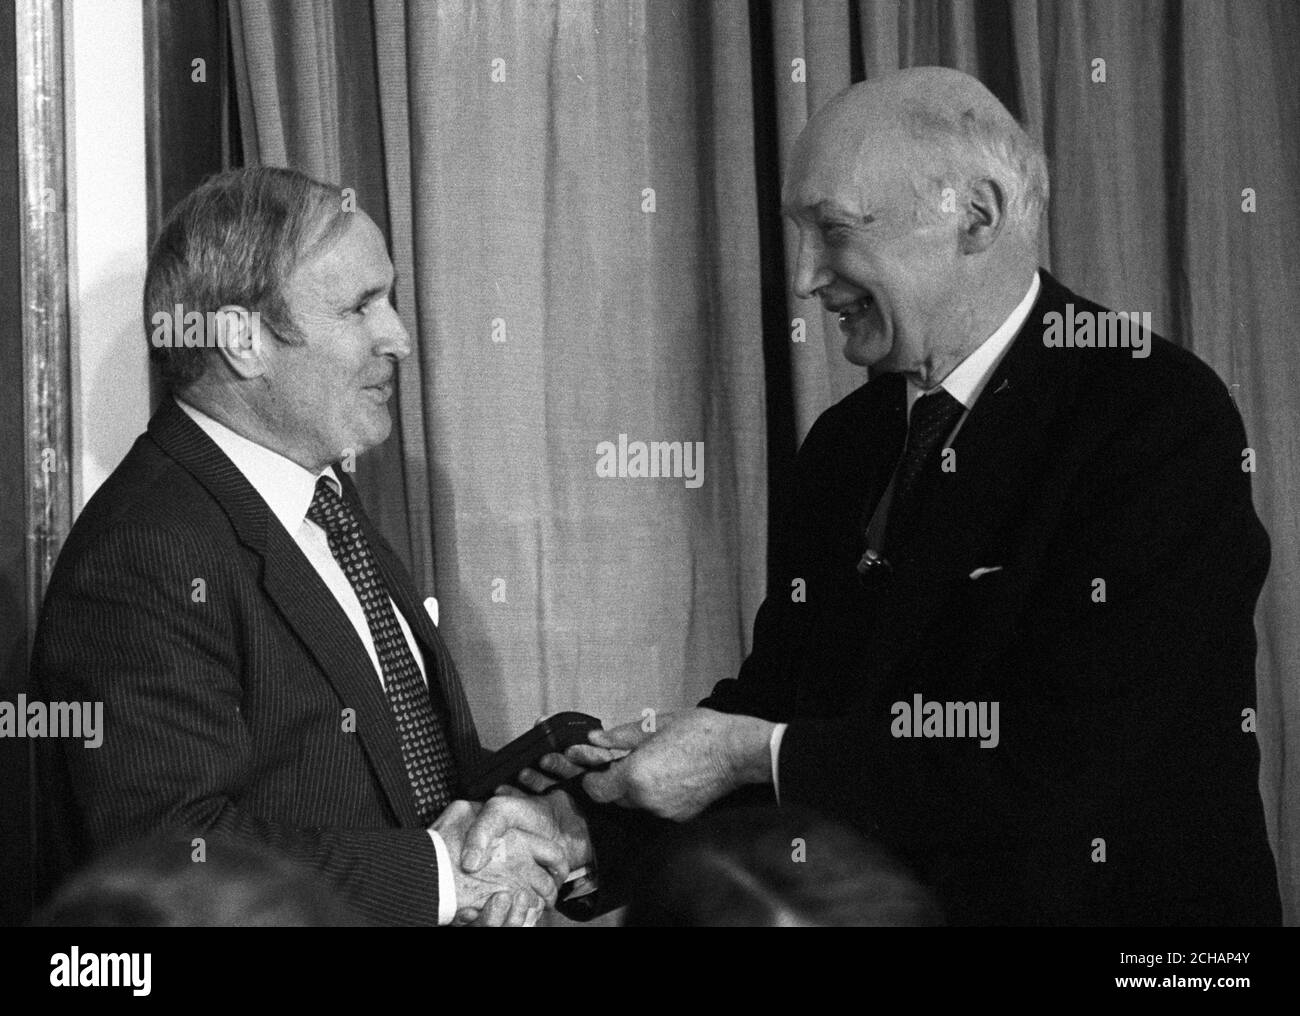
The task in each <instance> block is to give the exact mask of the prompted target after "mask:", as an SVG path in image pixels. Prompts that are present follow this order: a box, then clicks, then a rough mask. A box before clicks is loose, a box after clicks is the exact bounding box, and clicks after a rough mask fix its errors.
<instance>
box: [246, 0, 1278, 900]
mask: <svg viewBox="0 0 1300 1016" xmlns="http://www.w3.org/2000/svg"><path fill="white" fill-rule="evenodd" d="M231 13H232V18H231V21H232V31H233V35H234V51H235V64H236V75H237V80H238V87H239V99H240V109H241V120H242V123H243V129H244V148H245V153H246V156H247V158H248V161H250V162H261V163H265V164H274V165H288V166H294V167H296V168H299V169H302V170H304V171H306V172H308V173H310V174H313V175H315V176H319V177H321V178H324V179H327V180H330V181H333V182H336V183H338V184H339V185H340V186H342V187H350V188H353V190H354V191H355V193H356V197H357V202H358V206H359V207H361V208H363V209H365V210H366V211H368V212H369V213H370V214H371V215H372V217H373V218H374V219H375V220H376V222H378V223H379V225H380V226H381V227H382V228H384V229H385V230H386V231H387V233H388V235H389V238H390V241H391V245H392V251H393V259H394V262H395V264H396V266H397V270H398V273H399V282H398V293H397V302H398V308H399V310H400V312H401V314H402V315H403V318H404V319H405V321H406V323H407V327H408V328H409V329H410V331H411V334H412V335H413V336H415V337H417V338H418V345H417V352H416V353H415V354H414V355H413V356H412V357H411V358H410V359H409V360H408V361H407V363H406V364H405V365H404V366H403V368H402V371H401V375H400V389H399V399H398V408H397V413H396V415H397V417H398V420H397V426H396V428H395V431H396V433H395V437H394V438H393V439H392V440H390V441H389V442H388V444H387V445H386V446H385V447H384V448H382V449H379V450H378V451H376V452H375V453H373V454H372V455H370V456H367V457H365V458H363V459H362V460H361V461H360V463H359V474H360V481H361V484H362V487H363V490H364V491H365V492H366V496H367V498H368V500H369V506H370V509H371V511H372V512H373V514H374V515H375V517H376V518H377V520H378V521H379V523H380V525H381V526H382V527H383V529H384V531H385V532H386V533H387V534H388V535H389V536H390V538H391V539H393V541H394V542H395V543H396V545H397V546H398V549H399V550H400V551H402V552H403V553H404V554H406V555H407V559H408V560H409V561H410V563H411V565H412V569H413V571H414V572H415V574H416V577H417V580H418V581H420V582H421V584H423V585H425V586H428V587H429V588H431V589H436V592H437V595H438V598H439V601H440V604H441V612H442V628H443V632H444V635H445V636H446V638H447V639H448V641H449V643H450V644H451V646H452V649H453V651H454V652H455V655H456V658H457V660H458V661H459V664H460V668H461V670H462V672H463V673H464V676H465V678H466V686H467V691H468V693H469V696H470V699H471V701H472V704H473V707H474V713H475V716H476V717H477V718H478V720H479V723H480V727H481V729H482V733H483V736H484V740H485V743H487V744H489V745H496V744H500V743H504V742H505V741H506V740H508V739H509V738H510V737H512V736H514V735H516V734H517V733H519V732H520V731H521V730H523V729H524V728H525V727H526V726H527V725H529V724H530V723H532V722H533V720H534V719H536V717H538V716H539V715H542V714H546V713H550V712H554V711H556V710H560V709H567V708H579V709H582V710H585V711H587V712H591V713H594V714H596V715H599V716H601V717H603V718H605V719H607V720H624V719H629V718H635V717H637V716H639V715H641V711H642V710H644V709H657V710H658V709H670V708H674V707H677V706H680V705H682V704H684V703H690V702H692V701H693V700H694V699H696V698H697V697H699V696H700V695H701V694H703V693H704V692H705V691H706V690H707V689H708V688H709V687H710V686H711V685H712V684H713V683H714V682H715V681H716V680H718V679H719V678H721V677H725V676H731V675H734V673H735V671H736V669H737V667H738V666H739V664H740V662H741V660H742V659H743V658H744V655H745V653H746V651H747V649H748V644H749V637H750V636H749V628H750V625H751V624H752V621H753V616H754V612H755V610H756V609H757V606H758V603H759V601H760V600H761V598H762V595H763V592H764V585H765V568H766V548H767V539H768V517H769V513H771V514H772V517H773V519H774V521H775V519H777V518H778V517H780V516H781V512H780V510H779V509H782V508H784V507H793V508H794V509H795V512H796V516H797V500H796V501H795V502H794V503H793V504H792V505H787V504H785V503H784V502H781V501H779V500H778V499H777V497H776V495H775V494H774V493H769V486H770V487H771V489H772V490H774V491H775V490H779V489H780V480H781V478H782V476H783V475H784V472H785V470H786V468H787V467H788V464H789V462H790V460H791V457H792V455H793V451H794V448H795V447H796V445H797V442H798V440H800V439H801V438H802V437H803V435H804V434H806V433H807V430H808V428H809V427H810V426H811V424H812V421H813V420H814V419H815V418H816V416H817V415H818V413H820V412H821V411H822V410H823V409H825V408H826V407H827V406H828V405H830V404H831V403H832V402H834V401H835V400H837V399H839V398H840V397H842V396H843V395H845V394H846V393H848V392H849V391H850V390H852V389H853V388H854V387H856V386H857V385H859V384H861V383H862V382H863V381H864V380H865V377H864V375H863V374H862V373H861V371H860V370H858V369H857V368H854V367H852V366H851V365H850V364H848V363H847V362H846V361H844V360H843V359H842V357H841V355H840V346H841V341H840V338H839V335H838V332H837V330H836V328H835V323H834V321H832V320H830V319H828V318H827V317H826V316H825V315H823V314H822V312H821V310H820V307H819V305H818V304H817V303H816V302H815V301H800V300H798V299H796V298H795V297H794V296H793V294H791V293H790V292H789V286H788V280H789V278H790V277H791V275H792V272H791V270H790V265H791V261H792V259H793V256H794V248H793V245H792V244H791V243H790V242H789V240H790V236H789V234H788V233H787V232H785V230H786V229H787V227H785V226H783V225H782V223H781V221H780V216H779V187H780V173H781V167H782V166H783V165H784V164H785V160H786V158H787V155H788V152H789V149H790V146H791V144H792V143H793V141H794V139H795V138H796V137H797V136H798V134H799V131H800V130H801V129H802V127H803V125H804V123H805V122H806V121H807V119H808V117H809V116H810V115H811V113H813V112H815V111H816V110H817V109H818V108H819V107H820V106H821V105H822V104H823V103H824V102H825V101H826V100H827V99H829V98H830V97H831V96H832V95H834V94H835V93H836V92H837V91H839V90H840V89H841V88H843V87H844V86H846V85H848V84H849V83H850V82H852V81H856V80H861V79H862V78H864V77H871V76H873V75H876V74H879V73H882V72H884V71H887V70H891V69H894V68H897V67H906V66H914V65H919V64H943V65H947V66H951V67H956V68H959V69H961V70H964V71H967V72H969V73H971V74H974V75H976V76H978V77H979V78H980V79H981V80H983V81H984V82H985V83H986V84H987V85H988V86H989V87H990V88H991V89H992V90H993V91H994V92H995V93H996V94H997V95H998V96H999V97H1000V98H1001V99H1002V100H1003V102H1005V103H1006V105H1007V106H1008V107H1009V108H1010V109H1011V110H1012V112H1013V113H1015V114H1016V115H1017V116H1018V117H1019V118H1020V119H1021V121H1022V122H1023V123H1024V124H1025V125H1026V127H1027V129H1028V130H1029V131H1030V132H1031V133H1032V134H1034V135H1035V136H1036V137H1039V138H1041V139H1042V141H1043V143H1044V146H1045V148H1046V150H1047V154H1048V158H1049V163H1050V166H1051V169H1052V191H1053V194H1052V202H1051V209H1050V213H1049V217H1048V222H1047V224H1046V225H1047V228H1046V229H1045V231H1044V240H1043V254H1042V256H1043V262H1044V264H1045V265H1047V266H1048V267H1050V268H1051V269H1052V271H1053V272H1055V273H1056V274H1057V275H1058V276H1059V277H1061V278H1062V279H1063V280H1064V281H1065V282H1066V283H1067V284H1068V285H1070V286H1072V287H1074V288H1076V289H1078V290H1080V291H1082V292H1083V293H1085V294H1087V295H1089V296H1091V297H1093V298H1094V299H1097V300H1099V301H1101V302H1103V303H1106V304H1109V305H1111V306H1113V307H1116V308H1118V309H1128V310H1149V311H1151V312H1152V315H1153V319H1154V324H1155V327H1156V329H1157V331H1159V332H1161V333H1162V334H1165V335H1167V336H1169V337H1170V338H1172V339H1174V340H1175V341H1177V342H1179V343H1181V344H1183V345H1185V346H1187V347H1189V348H1191V349H1193V350H1194V351H1195V352H1196V353H1197V354H1198V355H1199V356H1200V357H1202V358H1203V359H1204V360H1206V361H1207V362H1209V363H1210V364H1211V365H1212V366H1213V367H1214V368H1215V369H1216V370H1217V371H1218V373H1219V375H1220V377H1222V378H1223V380H1224V382H1225V383H1227V384H1228V385H1229V386H1230V388H1231V390H1232V392H1233V394H1234V397H1235V399H1236V401H1237V405H1238V407H1239V408H1240V410H1241V413H1242V416H1243V418H1244V420H1245V424H1246V430H1247V433H1248V435H1249V437H1250V440H1251V443H1252V447H1253V448H1254V449H1255V452H1256V459H1257V472H1256V473H1255V476H1254V484H1255V499H1256V504H1257V506H1258V509H1259V512H1260V515H1261V516H1262V517H1263V519H1264V522H1265V525H1266V526H1267V527H1268V530H1269V532H1270V534H1271V536H1272V540H1273V564H1272V569H1271V571H1270V574H1269V579H1268V584H1267V585H1266V587H1265V589H1264V594H1263V597H1262V599H1261V603H1260V608H1259V615H1258V619H1257V628H1258V631H1259V635H1260V650H1259V731H1258V735H1257V736H1258V738H1259V742H1260V748H1261V751H1262V754H1263V769H1262V774H1261V790H1262V793H1263V797H1264V802H1265V808H1266V812H1267V814H1268V820H1269V826H1270V831H1271V834H1272V836H1273V842H1274V847H1275V850H1276V852H1277V854H1278V861H1279V869H1280V874H1281V879H1282V883H1283V891H1284V898H1285V906H1286V914H1287V920H1288V923H1291V924H1297V923H1300V733H1298V732H1300V695H1298V692H1297V682H1296V675H1297V674H1298V673H1300V520H1298V518H1297V510H1296V504H1297V500H1298V498H1297V492H1300V477H1297V469H1298V468H1300V454H1297V453H1298V451H1300V449H1298V448H1297V443H1298V442H1297V435H1298V434H1300V398H1298V397H1297V392H1300V356H1297V354H1296V352H1295V350H1294V338H1293V335H1292V334H1291V329H1292V324H1293V322H1295V321H1296V320H1300V296H1298V295H1297V290H1296V288H1295V286H1294V278H1293V276H1294V264H1295V259H1294V257H1293V256H1289V255H1292V253H1293V251H1292V248H1293V246H1294V242H1295V241H1294V238H1295V237H1296V236H1297V235H1300V211H1298V206H1297V203H1296V200H1295V196H1294V182H1295V180H1296V179H1297V178H1300V135H1298V134H1297V132H1296V130H1295V128H1296V125H1297V121H1298V120H1300V117H1298V116H1297V114H1298V113H1300V71H1298V69H1297V62H1296V61H1295V59H1294V47H1295V43H1296V41H1297V39H1298V38H1300V8H1296V7H1295V6H1294V5H1293V4H1290V3H1286V2H1282V0H1279V2H1274V3H1267V2H1254V0H1250V2H1232V3H1229V2H1226V0H1224V2H1211V0H1205V2H1200V3H1194V4H1193V3H1186V4H1183V3H1177V2H1170V3H1163V2H1132V3H1130V2H1124V3H1107V2H1102V0H1076V2H1061V3H1048V2H1041V3H1036V2H1034V0H986V2H980V3H978V4H977V3H975V2H970V0H965V2H963V0H956V2H953V0H942V2H940V0H883V2H869V0H859V2H850V0H815V2H813V0H807V2H803V0H774V2H771V3H767V2H762V0H753V2H749V3H746V2H741V0H716V2H712V3H698V2H687V0H680V2H674V0H653V2H632V0H606V2H599V3H593V2H577V0H533V2H525V0H519V2H508V0H497V2H487V0H482V2H473V0H438V2H436V3H429V2H416V0H410V2H401V0H291V2H287V3H282V2H280V3H272V2H268V0H231ZM1097 60H1103V61H1104V62H1105V63H1104V75H1105V79H1104V81H1102V80H1097V78H1098V67H1099V65H1098V64H1097V63H1096V61H1097ZM796 61H802V63H801V64H800V63H796ZM1247 189H1249V194H1250V195H1253V202H1254V203H1253V208H1254V210H1253V211H1250V210H1247V208H1248V207H1249V201H1250V199H1249V198H1248V197H1247V195H1246V194H1245V193H1244V192H1246V191H1247ZM1288 267H1290V269H1291V270H1290V271H1288ZM796 319H802V320H803V322H804V327H805V335H806V340H805V341H804V342H795V341H792V330H793V328H794V322H795V320H796ZM620 434H625V435H627V440H628V441H637V440H641V441H651V440H654V441H680V442H696V441H699V442H703V446H704V482H703V484H702V486H700V487H698V488H694V489H692V488H687V487H686V486H685V484H684V482H683V481H681V480H672V479H621V480H620V479H602V478H600V477H598V476H597V472H596V460H597V452H596V446H597V444H598V443H599V442H602V441H611V442H617V441H618V440H619V435H620ZM769 481H770V483H769ZM792 496H793V497H794V498H796V499H797V497H798V492H797V491H796V492H793V494H792ZM1168 510H1169V511H1171V512H1175V511H1177V510H1178V506H1177V505H1170V506H1169V509H1168ZM1288 746H1289V747H1290V749H1291V750H1290V751H1289V752H1288V751H1287V748H1288Z"/></svg>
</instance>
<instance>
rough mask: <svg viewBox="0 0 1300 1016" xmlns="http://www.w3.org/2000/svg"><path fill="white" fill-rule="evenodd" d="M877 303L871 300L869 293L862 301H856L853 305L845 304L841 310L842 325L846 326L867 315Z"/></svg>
mask: <svg viewBox="0 0 1300 1016" xmlns="http://www.w3.org/2000/svg"><path fill="white" fill-rule="evenodd" d="M875 302H876V301H875V300H873V299H872V298H871V294H870V293H868V294H867V295H865V296H863V297H862V298H861V299H858V300H854V301H853V302H852V303H849V304H845V305H844V306H842V307H840V308H839V315H840V324H846V323H847V322H849V321H851V320H853V318H855V317H858V316H860V315H862V314H865V313H866V312H867V311H869V310H870V309H871V308H872V307H873V306H874V305H875Z"/></svg>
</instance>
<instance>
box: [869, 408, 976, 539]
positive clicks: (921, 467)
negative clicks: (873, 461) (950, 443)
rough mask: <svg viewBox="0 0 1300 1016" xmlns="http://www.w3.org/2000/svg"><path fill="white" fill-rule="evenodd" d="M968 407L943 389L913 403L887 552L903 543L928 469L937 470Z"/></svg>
mask: <svg viewBox="0 0 1300 1016" xmlns="http://www.w3.org/2000/svg"><path fill="white" fill-rule="evenodd" d="M965 411H966V407H965V406H963V405H962V404H961V403H960V402H958V401H957V400H956V399H954V398H953V397H952V396H951V395H949V394H948V393H947V392H946V391H945V390H944V389H942V388H939V389H937V390H935V391H933V392H931V393H930V394H928V395H922V396H921V397H920V398H919V399H917V400H916V402H915V403H913V404H912V415H911V417H910V419H909V421H908V426H907V443H906V444H905V445H904V446H903V457H902V459H901V460H900V461H899V463H898V472H896V473H895V474H894V496H893V501H892V502H891V504H890V506H889V517H888V519H887V520H886V522H885V538H884V545H885V550H886V553H888V551H890V550H893V549H894V548H896V547H898V546H899V545H900V544H902V543H903V542H904V541H905V539H906V534H907V532H908V530H909V529H910V528H911V524H912V523H913V522H914V521H915V517H916V515H917V513H918V510H919V508H920V497H919V494H920V493H921V488H922V486H923V485H922V484H921V482H920V481H921V480H922V478H923V475H924V473H925V472H926V469H927V468H931V469H933V468H937V466H938V456H937V455H936V454H935V453H936V452H937V451H938V449H939V447H940V446H941V445H942V444H943V441H944V439H945V438H946V437H947V436H948V435H949V434H951V433H952V428H953V427H954V426H956V423H957V419H958V417H960V416H961V414H962V413H964V412H965Z"/></svg>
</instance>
